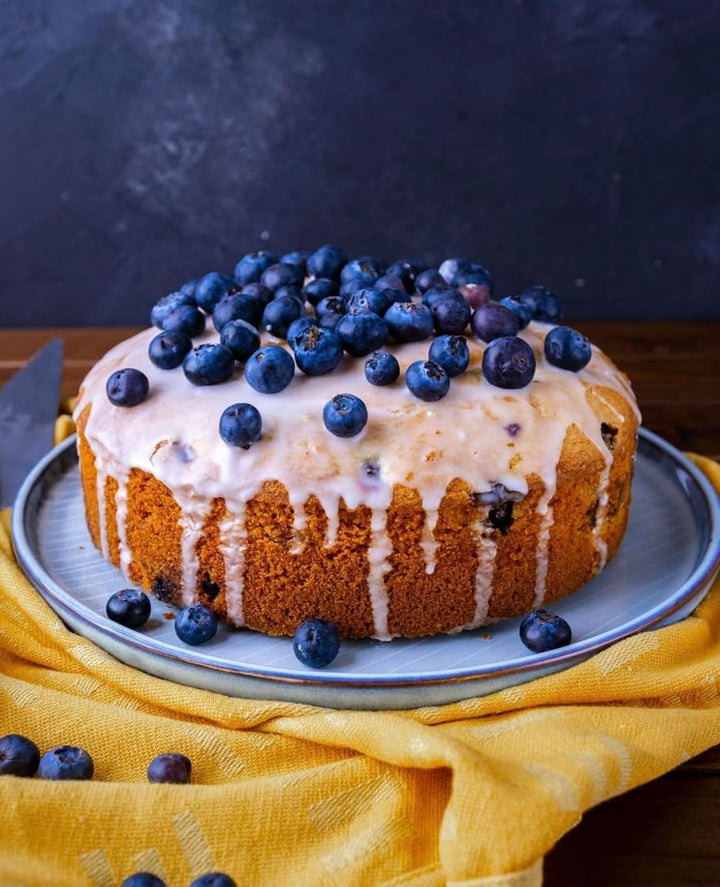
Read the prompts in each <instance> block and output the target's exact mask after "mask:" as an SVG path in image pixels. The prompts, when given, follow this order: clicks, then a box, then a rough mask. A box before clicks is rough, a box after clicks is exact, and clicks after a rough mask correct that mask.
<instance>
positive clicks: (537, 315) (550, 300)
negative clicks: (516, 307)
mask: <svg viewBox="0 0 720 887" xmlns="http://www.w3.org/2000/svg"><path fill="white" fill-rule="evenodd" d="M517 299H518V301H519V302H522V304H523V305H527V306H528V307H529V308H530V310H531V311H532V313H533V320H540V321H542V322H543V323H560V321H561V320H562V319H563V314H564V312H563V307H562V303H561V302H560V299H559V298H558V297H557V296H556V295H555V293H554V292H553V291H552V290H551V289H548V288H547V287H546V286H531V287H530V288H529V289H526V290H525V291H524V292H522V293H520V295H519V296H517Z"/></svg>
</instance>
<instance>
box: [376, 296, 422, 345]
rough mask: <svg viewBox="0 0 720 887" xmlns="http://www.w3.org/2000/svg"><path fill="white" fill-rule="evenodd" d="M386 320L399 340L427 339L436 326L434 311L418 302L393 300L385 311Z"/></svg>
mask: <svg viewBox="0 0 720 887" xmlns="http://www.w3.org/2000/svg"><path fill="white" fill-rule="evenodd" d="M385 322H386V323H387V325H388V329H389V330H390V335H392V336H393V337H394V338H396V339H397V340H398V342H419V341H420V340H421V339H427V338H428V336H430V335H431V334H432V331H433V328H434V322H433V316H432V311H431V310H430V309H429V308H428V306H427V305H423V304H418V303H417V302H393V304H392V305H391V306H390V307H389V308H388V310H387V311H386V312H385Z"/></svg>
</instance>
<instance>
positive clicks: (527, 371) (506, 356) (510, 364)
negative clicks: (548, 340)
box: [482, 336, 535, 388]
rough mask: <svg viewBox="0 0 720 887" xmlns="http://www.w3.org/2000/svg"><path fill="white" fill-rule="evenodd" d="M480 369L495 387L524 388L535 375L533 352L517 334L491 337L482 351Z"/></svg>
mask: <svg viewBox="0 0 720 887" xmlns="http://www.w3.org/2000/svg"><path fill="white" fill-rule="evenodd" d="M482 371H483V375H484V376H485V378H486V379H487V381H488V382H489V383H490V384H491V385H495V387H496V388H524V387H525V386H526V385H529V384H530V382H531V381H532V378H533V376H534V375H535V353H534V351H533V350H532V348H531V347H530V346H529V345H528V343H527V342H526V341H525V340H524V339H520V338H519V337H518V336H502V337H501V338H499V339H493V341H492V342H490V344H489V345H488V346H487V348H486V349H485V351H484V352H483V357H482Z"/></svg>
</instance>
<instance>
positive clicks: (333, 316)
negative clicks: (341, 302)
mask: <svg viewBox="0 0 720 887" xmlns="http://www.w3.org/2000/svg"><path fill="white" fill-rule="evenodd" d="M343 317H345V315H344V314H338V313H337V311H331V312H330V313H329V314H324V315H323V316H322V317H320V318H318V326H321V327H322V328H323V329H324V330H330V332H331V333H334V332H335V330H336V329H337V325H338V324H339V323H340V321H341V320H342V319H343Z"/></svg>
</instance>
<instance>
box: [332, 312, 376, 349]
mask: <svg viewBox="0 0 720 887" xmlns="http://www.w3.org/2000/svg"><path fill="white" fill-rule="evenodd" d="M335 332H336V333H337V335H338V336H339V337H340V341H341V342H342V347H343V348H344V349H345V351H347V352H348V354H352V355H353V357H363V356H364V355H366V354H371V353H372V352H373V351H377V350H378V348H382V346H383V345H384V344H385V340H386V339H387V334H388V325H387V323H386V322H385V319H384V318H382V317H380V315H379V314H374V313H373V312H372V311H370V312H368V313H367V314H346V315H345V316H344V317H343V318H342V320H340V321H339V322H338V325H337V326H336V327H335Z"/></svg>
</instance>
